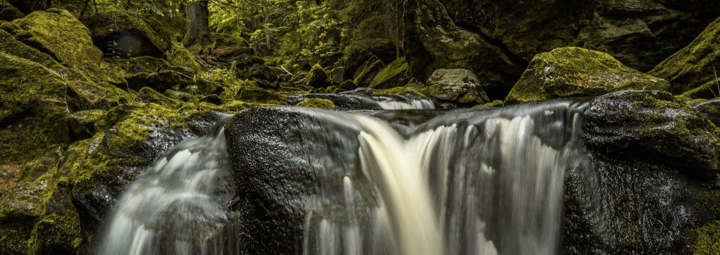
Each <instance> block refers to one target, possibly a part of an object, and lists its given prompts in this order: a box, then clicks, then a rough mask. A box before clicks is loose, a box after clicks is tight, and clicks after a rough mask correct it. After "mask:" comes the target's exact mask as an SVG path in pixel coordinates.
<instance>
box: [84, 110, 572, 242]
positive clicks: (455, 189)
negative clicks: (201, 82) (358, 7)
mask: <svg viewBox="0 0 720 255" xmlns="http://www.w3.org/2000/svg"><path fill="white" fill-rule="evenodd" d="M412 104H413V103H411V104H409V105H412ZM417 104H418V105H417V106H418V107H423V106H422V103H417ZM403 107H405V105H402V106H401V107H400V108H403ZM578 112H579V111H578V110H577V106H576V105H573V104H571V103H569V102H547V103H542V104H536V105H523V106H514V107H506V108H502V109H495V110H491V109H474V110H465V111H455V112H448V113H446V114H442V115H441V116H439V117H435V118H433V119H431V120H429V121H427V122H425V123H424V124H422V125H418V126H413V127H411V128H408V129H407V130H406V132H403V133H400V132H398V129H397V127H394V126H393V125H391V123H388V121H385V120H381V119H378V118H375V117H372V116H368V115H367V114H360V113H340V112H334V113H331V112H323V113H322V114H329V115H332V116H336V117H337V119H341V120H343V121H346V122H348V123H347V124H348V126H352V127H355V128H357V129H358V130H359V132H357V133H356V136H357V137H349V138H348V139H350V138H352V139H357V141H358V144H359V145H358V148H357V149H356V157H357V162H359V164H358V169H354V170H353V171H357V172H358V174H357V175H352V176H351V175H346V176H340V177H338V178H336V179H333V181H335V182H337V185H320V186H321V189H322V187H341V188H340V190H337V189H333V190H324V191H322V190H321V191H320V192H319V193H320V194H316V195H313V196H308V197H307V198H306V199H307V201H306V203H307V204H308V205H313V206H308V208H307V213H306V219H305V222H304V226H303V229H304V236H303V243H302V248H301V249H302V250H300V251H296V253H297V254H305V255H310V254H320V255H330V254H345V255H359V254H402V255H440V254H448V255H454V254H478V255H480V254H485V255H494V254H505V255H509V254H513V255H514V254H557V253H558V245H559V239H560V227H561V223H560V220H561V212H562V204H563V178H564V173H565V171H566V170H567V169H569V168H570V167H577V166H579V165H582V163H583V161H584V160H585V159H584V156H582V155H584V154H583V153H582V148H581V147H580V146H579V143H577V142H576V139H577V137H578V132H579V131H578V130H579V126H580V115H579V113H578ZM418 113H419V112H418ZM310 114H311V113H310ZM403 114H405V113H403ZM407 114H412V113H407ZM318 119H321V118H318ZM395 125H398V124H397V123H395ZM327 156H328V157H329V158H332V155H327ZM229 168H230V167H229V164H228V156H227V152H226V145H225V138H224V135H223V128H222V125H218V126H217V127H216V128H215V130H214V131H213V132H211V134H209V135H208V136H206V137H203V138H199V139H196V140H192V141H188V142H184V143H182V144H180V145H178V146H177V147H175V148H174V149H172V150H171V151H170V152H169V153H168V154H167V155H165V156H164V157H163V158H162V159H160V160H158V161H157V163H156V164H155V165H154V166H153V167H151V168H150V169H149V170H148V171H147V173H145V174H144V175H143V176H141V177H140V178H139V179H138V181H136V182H135V183H133V184H132V185H131V186H130V187H129V189H128V191H127V192H126V193H125V194H124V195H123V197H122V198H121V199H120V200H119V202H118V204H117V206H116V207H115V209H114V213H113V214H112V216H111V220H109V222H110V223H109V224H108V225H107V227H106V228H105V229H106V231H105V232H104V233H103V234H102V238H101V239H102V240H103V241H102V242H100V243H99V245H98V246H97V248H96V250H95V251H96V254H111V255H115V254H118V255H119V254H240V250H242V248H241V247H239V246H240V245H241V244H240V243H241V241H240V240H238V239H239V238H241V237H240V235H239V234H238V233H240V232H242V229H238V227H234V226H235V224H233V222H232V212H231V211H230V210H228V209H227V202H228V201H231V200H232V196H233V193H232V190H233V189H234V187H233V183H232V178H231V176H230V170H229ZM367 183H370V185H371V187H370V188H371V189H372V193H373V200H374V201H376V203H375V205H374V206H368V205H366V204H363V203H358V202H357V201H359V199H358V196H361V195H362V194H363V193H362V192H360V191H359V189H361V188H367V187H365V186H367ZM322 194H342V195H341V196H340V197H341V198H342V199H340V200H341V201H334V202H329V203H330V205H325V206H329V207H333V208H341V209H340V216H337V217H327V215H323V210H319V209H317V208H315V207H317V206H316V205H318V204H322V203H320V200H323V201H325V200H327V199H325V198H323V197H322ZM326 204H327V203H326ZM240 225H242V224H240Z"/></svg>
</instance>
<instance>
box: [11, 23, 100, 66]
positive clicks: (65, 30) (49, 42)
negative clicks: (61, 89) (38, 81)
mask: <svg viewBox="0 0 720 255" xmlns="http://www.w3.org/2000/svg"><path fill="white" fill-rule="evenodd" d="M13 23H14V24H15V25H16V26H18V27H19V28H20V29H21V31H18V37H19V38H20V34H22V33H25V34H28V36H29V37H26V36H22V39H21V40H22V41H23V42H25V43H26V44H28V45H31V46H33V47H35V48H38V49H40V50H41V51H43V52H45V53H47V54H49V55H51V56H53V57H54V58H56V59H58V60H59V61H61V62H63V63H67V64H68V65H70V66H73V67H96V66H97V65H98V64H99V63H100V58H101V57H102V52H101V51H100V49H98V48H96V47H95V45H94V44H93V43H92V38H91V37H90V31H89V30H88V29H87V28H86V27H85V26H84V25H83V24H82V23H80V21H78V20H77V19H76V18H75V17H74V16H73V15H72V14H70V13H69V12H68V11H65V10H59V9H49V10H47V11H44V12H43V11H36V12H33V13H31V14H29V15H27V16H26V17H25V18H22V19H18V20H15V21H13Z"/></svg>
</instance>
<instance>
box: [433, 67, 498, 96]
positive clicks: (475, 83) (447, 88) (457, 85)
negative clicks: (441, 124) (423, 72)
mask: <svg viewBox="0 0 720 255" xmlns="http://www.w3.org/2000/svg"><path fill="white" fill-rule="evenodd" d="M420 93H423V94H425V95H427V96H430V97H432V98H435V99H437V100H439V101H441V102H446V103H448V102H449V103H453V104H457V105H477V104H482V103H485V102H489V101H490V100H489V99H488V96H487V95H486V94H485V91H483V88H482V85H481V83H480V79H478V77H477V76H476V75H475V74H474V73H472V72H471V71H470V70H467V69H438V70H435V72H433V74H432V76H430V78H429V79H428V81H427V87H425V88H422V89H420Z"/></svg>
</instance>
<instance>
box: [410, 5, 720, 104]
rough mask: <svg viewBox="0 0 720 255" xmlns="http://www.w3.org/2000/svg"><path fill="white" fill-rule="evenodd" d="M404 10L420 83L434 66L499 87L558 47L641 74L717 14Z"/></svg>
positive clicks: (668, 8) (658, 8)
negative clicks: (601, 55)
mask: <svg viewBox="0 0 720 255" xmlns="http://www.w3.org/2000/svg"><path fill="white" fill-rule="evenodd" d="M408 11H409V15H408V16H406V20H405V24H406V26H407V27H408V30H407V35H406V42H415V41H417V42H418V43H408V45H406V46H405V50H406V52H407V55H408V56H413V58H408V63H410V66H411V69H412V70H413V74H414V75H415V76H416V77H418V78H421V79H424V78H426V77H427V76H428V75H429V74H430V73H431V71H432V70H434V69H435V68H432V66H430V65H433V64H435V63H436V64H438V65H440V66H439V67H443V66H446V67H444V68H447V67H450V68H467V69H470V70H472V71H474V72H475V73H478V74H480V76H481V78H482V77H483V76H484V77H486V78H484V79H488V80H489V82H487V81H483V82H484V83H486V84H489V85H490V86H501V87H502V86H509V84H510V83H513V82H514V81H515V80H513V79H512V78H513V77H515V78H516V77H519V75H520V74H521V73H522V70H523V68H524V67H525V65H523V62H524V63H527V62H529V61H530V60H531V59H532V58H533V56H534V55H535V54H538V53H541V52H546V51H550V50H552V49H554V48H557V47H564V46H580V47H584V48H588V49H592V50H598V51H602V52H607V53H609V54H610V55H611V56H613V57H615V58H616V59H618V60H620V61H621V62H623V63H624V64H626V65H628V66H629V67H632V68H636V69H638V70H640V71H647V70H650V69H652V67H654V66H655V65H656V64H657V63H659V62H660V61H662V60H663V59H665V58H666V57H667V56H669V55H671V54H673V53H674V52H675V51H677V50H678V49H680V48H682V47H684V46H685V45H687V43H689V42H690V41H692V40H693V38H694V37H695V36H697V35H698V34H699V33H700V32H701V31H702V29H703V28H705V26H707V24H709V23H710V22H711V21H712V20H713V19H715V18H717V16H720V7H719V6H718V5H717V4H716V3H715V1H712V0H705V1H695V2H693V3H686V2H683V3H680V2H678V1H662V0H640V1H594V0H590V1H570V0H552V1H540V2H538V1H532V2H529V1H485V0H473V1H459V0H410V1H409V2H408ZM448 24H454V25H448ZM461 35H462V36H461ZM441 38H445V39H444V40H441ZM477 38H480V39H482V40H479V39H477ZM487 45H491V46H492V47H489V46H487ZM468 46H471V47H468ZM460 52H462V54H459V53H460ZM500 60H513V61H509V62H508V61H500ZM493 62H494V63H493ZM430 63H432V64H430ZM508 90H509V87H506V89H505V90H504V91H505V93H507V91H508ZM487 92H488V94H489V95H490V97H491V98H493V97H494V96H493V94H494V93H495V92H494V91H491V90H490V89H487Z"/></svg>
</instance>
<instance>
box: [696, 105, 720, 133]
mask: <svg viewBox="0 0 720 255" xmlns="http://www.w3.org/2000/svg"><path fill="white" fill-rule="evenodd" d="M693 109H695V110H696V111H698V112H700V113H702V115H704V116H705V117H707V118H708V119H709V120H710V121H712V123H713V124H715V126H720V98H715V99H712V100H708V101H705V102H702V103H699V104H697V105H695V106H693Z"/></svg>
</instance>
